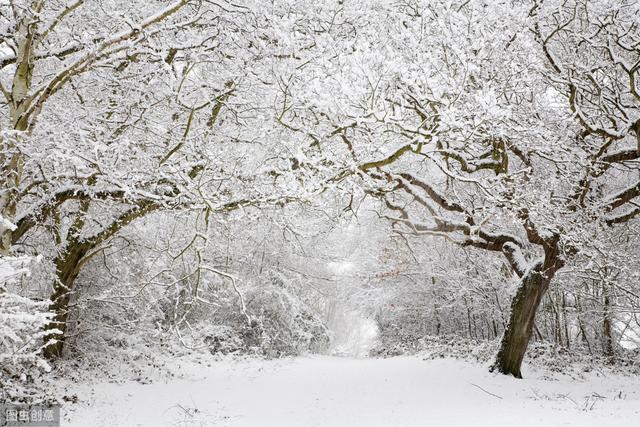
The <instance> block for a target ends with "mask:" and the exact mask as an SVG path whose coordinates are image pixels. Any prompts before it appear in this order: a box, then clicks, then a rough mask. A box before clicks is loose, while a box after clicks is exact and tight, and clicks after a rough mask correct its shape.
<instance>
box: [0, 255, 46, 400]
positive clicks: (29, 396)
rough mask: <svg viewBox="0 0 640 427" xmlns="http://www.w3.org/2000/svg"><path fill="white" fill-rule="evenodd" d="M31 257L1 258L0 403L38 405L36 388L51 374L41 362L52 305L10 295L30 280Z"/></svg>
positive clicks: (37, 389) (40, 395)
mask: <svg viewBox="0 0 640 427" xmlns="http://www.w3.org/2000/svg"><path fill="white" fill-rule="evenodd" d="M31 262H32V259H31V258H29V257H6V256H0V402H36V401H39V400H41V399H42V396H43V395H42V390H40V389H39V387H38V386H37V385H36V384H35V383H36V382H37V381H36V380H37V379H38V377H39V376H40V375H41V374H42V373H43V372H49V371H50V370H51V368H50V366H49V365H48V364H47V362H46V361H45V360H44V359H43V358H42V356H41V351H42V349H43V348H44V347H45V342H44V337H45V335H47V334H50V333H52V331H47V332H46V333H45V330H44V327H45V326H46V325H47V324H48V322H49V321H50V320H51V317H52V314H51V313H50V312H48V311H47V310H48V307H49V301H35V300H33V299H30V298H26V297H23V296H20V295H18V294H15V293H13V292H11V286H12V285H14V284H15V283H16V281H17V280H18V279H20V278H23V277H29V270H28V266H29V264H30V263H31Z"/></svg>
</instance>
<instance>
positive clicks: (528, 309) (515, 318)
mask: <svg viewBox="0 0 640 427" xmlns="http://www.w3.org/2000/svg"><path fill="white" fill-rule="evenodd" d="M545 252H547V251H545ZM550 252H551V251H550ZM560 267H562V261H561V260H560V259H559V257H558V256H557V253H556V251H555V250H554V251H553V253H549V252H547V254H546V256H545V259H544V262H543V261H541V262H539V263H537V264H536V265H534V266H533V267H532V268H530V269H529V271H527V272H526V273H525V274H524V276H522V278H521V281H520V287H519V288H518V291H517V292H516V295H515V296H514V297H513V300H512V301H511V314H510V315H509V323H508V324H507V327H506V329H505V331H504V335H503V336H502V341H501V342H500V349H499V350H498V354H497V356H496V360H495V362H494V363H493V365H492V366H491V368H490V371H492V372H493V371H494V370H497V371H498V372H500V373H503V374H505V375H513V376H514V377H516V378H522V373H521V371H520V369H521V366H522V359H523V358H524V354H525V352H526V351H527V346H528V345H529V340H530V339H531V335H532V333H533V328H534V321H535V317H536V311H537V310H538V307H539V306H540V302H541V301H542V297H543V296H544V294H545V293H546V292H547V289H548V288H549V284H550V283H551V280H552V279H553V276H554V275H555V273H556V271H558V269H560Z"/></svg>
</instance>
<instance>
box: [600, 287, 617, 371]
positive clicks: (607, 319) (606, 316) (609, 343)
mask: <svg viewBox="0 0 640 427" xmlns="http://www.w3.org/2000/svg"><path fill="white" fill-rule="evenodd" d="M602 294H603V296H604V307H603V316H602V335H603V337H602V338H603V343H602V345H603V351H604V355H605V357H606V358H607V359H608V360H609V362H612V361H613V358H614V352H613V337H612V335H611V308H610V306H611V300H610V299H609V290H608V289H607V283H606V282H604V283H603V284H602Z"/></svg>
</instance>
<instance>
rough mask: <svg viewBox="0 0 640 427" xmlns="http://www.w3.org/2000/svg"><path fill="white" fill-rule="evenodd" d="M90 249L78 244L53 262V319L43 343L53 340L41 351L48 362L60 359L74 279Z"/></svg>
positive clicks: (51, 307) (51, 306)
mask: <svg viewBox="0 0 640 427" xmlns="http://www.w3.org/2000/svg"><path fill="white" fill-rule="evenodd" d="M90 249H91V246H90V245H87V244H78V245H75V246H74V247H72V248H70V249H69V250H67V251H65V252H63V253H62V254H60V255H59V256H58V258H56V260H55V266H56V274H57V277H56V281H55V283H54V285H53V292H52V295H51V301H52V302H51V305H50V306H49V310H50V311H51V312H52V313H54V317H53V319H52V321H51V322H50V323H49V324H48V325H47V327H46V328H45V331H51V332H52V333H50V334H47V335H46V336H45V338H44V341H45V343H47V342H49V341H50V340H54V343H53V344H50V345H48V346H46V347H45V348H44V350H43V355H44V357H45V358H47V359H49V360H54V359H58V358H60V357H62V354H63V351H64V345H65V339H66V332H67V326H68V324H67V318H68V317H69V303H70V301H71V296H72V295H73V290H74V284H75V280H76V277H78V274H79V273H80V265H81V264H80V263H81V261H82V259H83V258H84V256H85V255H86V254H87V252H88V251H89V250H90ZM53 330H57V331H60V333H53Z"/></svg>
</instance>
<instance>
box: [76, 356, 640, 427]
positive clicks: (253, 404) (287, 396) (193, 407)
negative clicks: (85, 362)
mask: <svg viewBox="0 0 640 427" xmlns="http://www.w3.org/2000/svg"><path fill="white" fill-rule="evenodd" d="M185 369H186V368H185ZM187 370H188V371H189V372H190V374H189V375H187V378H185V379H181V380H174V381H171V382H170V383H163V382H157V383H154V384H149V385H142V384H138V383H125V384H110V383H105V384H101V383H98V384H96V385H94V386H93V387H89V386H86V385H85V386H76V389H75V390H74V392H75V393H77V394H78V395H79V396H83V397H84V398H85V402H84V403H80V404H77V405H74V409H75V412H73V413H69V414H68V416H67V423H63V425H71V426H77V427H87V426H109V427H114V426H165V425H166V426H264V427H267V426H278V427H282V426H297V427H298V426H299V427H307V426H308V427H311V426H367V427H368V426H393V427H401V426H437V427H439V426H492V427H495V426H518V427H525V426H640V382H639V381H638V379H637V378H624V377H607V378H603V377H598V376H596V375H595V374H593V375H590V376H589V377H588V379H587V380H585V381H575V380H570V379H568V378H567V377H563V376H559V377H557V378H556V379H552V380H543V379H533V378H534V377H535V376H536V374H535V373H531V372H529V376H530V378H529V379H525V380H515V379H512V378H507V377H503V376H500V375H492V374H490V373H488V372H487V370H486V367H484V366H480V365H473V364H470V363H466V362H461V361H456V360H450V359H445V360H432V361H423V360H421V359H420V358H418V357H397V358H392V359H347V358H332V357H313V358H299V359H288V360H280V361H269V362H264V361H262V362H259V361H243V362H215V363H213V364H212V365H211V367H206V366H200V365H197V366H194V367H191V366H190V367H189V368H188V369H187ZM474 384H475V385H474ZM479 387H481V388H482V389H484V390H486V391H487V392H490V393H493V394H495V395H498V396H500V398H499V397H495V396H492V395H490V394H488V393H487V392H485V391H483V390H482V389H480V388H479ZM594 393H595V394H594ZM563 396H564V397H563ZM598 396H601V397H598ZM87 400H89V401H90V402H87Z"/></svg>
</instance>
